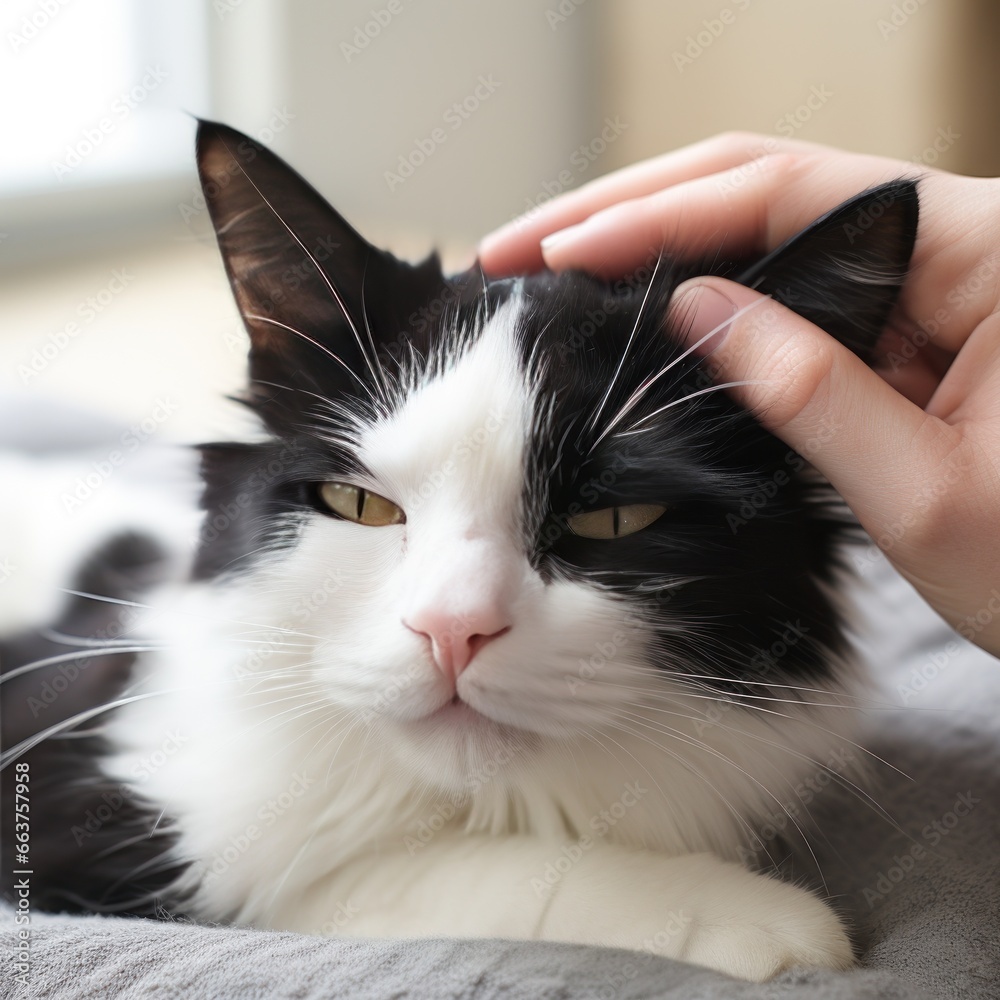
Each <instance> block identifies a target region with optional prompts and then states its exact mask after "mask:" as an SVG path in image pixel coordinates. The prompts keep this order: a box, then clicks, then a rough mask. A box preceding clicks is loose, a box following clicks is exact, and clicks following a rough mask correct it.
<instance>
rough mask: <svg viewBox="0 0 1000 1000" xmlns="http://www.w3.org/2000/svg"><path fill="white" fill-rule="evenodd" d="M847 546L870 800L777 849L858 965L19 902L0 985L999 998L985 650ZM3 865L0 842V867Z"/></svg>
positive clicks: (827, 794)
mask: <svg viewBox="0 0 1000 1000" xmlns="http://www.w3.org/2000/svg"><path fill="white" fill-rule="evenodd" d="M858 556H859V557H860V558H859V561H860V563H861V564H862V568H863V573H862V583H861V585H860V590H861V603H862V604H863V605H864V617H865V619H866V620H867V622H868V624H867V626H865V627H864V629H863V631H864V632H865V633H866V637H865V639H864V641H863V648H864V649H865V655H866V658H867V659H868V661H869V663H870V665H871V669H872V670H873V671H874V672H875V673H876V675H877V676H878V677H879V678H880V680H881V682H882V684H883V689H884V692H883V696H882V699H881V700H880V702H879V705H878V706H877V707H873V708H872V709H871V711H870V713H869V721H868V730H869V732H868V737H867V739H866V740H865V745H866V746H867V747H868V748H869V749H870V750H871V751H872V752H873V753H874V754H876V755H877V756H878V757H881V758H883V759H884V760H885V761H886V762H888V763H887V764H877V765H876V766H875V767H874V769H873V772H874V773H873V784H872V798H873V800H874V804H873V803H869V802H866V801H864V800H863V799H861V798H859V797H858V796H857V795H852V794H849V793H848V792H847V791H845V790H844V789H842V788H840V787H839V786H837V785H835V784H830V785H827V786H825V787H819V788H817V789H816V790H815V791H813V792H811V793H810V794H809V795H808V796H804V797H803V800H802V802H801V803H799V805H800V806H801V812H802V814H803V815H809V816H811V817H812V820H813V822H814V824H815V827H814V833H813V836H812V837H811V845H812V850H813V852H814V853H815V859H813V858H811V857H809V855H808V854H806V853H805V852H801V851H800V852H797V853H796V852H794V851H790V852H789V854H788V856H787V857H786V858H785V859H784V861H785V865H784V867H785V869H786V874H787V875H788V877H790V878H795V877H802V878H809V877H810V876H813V877H814V876H815V874H816V871H817V870H819V871H821V872H822V875H823V877H824V878H825V882H826V886H827V889H828V891H829V893H830V894H831V897H832V899H833V900H834V902H835V904H836V905H837V906H838V907H839V908H840V909H841V911H842V912H843V913H844V914H846V915H847V916H848V918H849V919H850V921H851V922H852V924H853V926H854V927H855V928H856V929H857V952H858V956H859V964H858V967H857V968H856V969H855V970H853V971H851V972H849V973H842V974H838V973H829V972H808V971H804V972H801V973H789V974H786V975H784V976H782V977H780V978H779V979H776V980H774V981H773V982H771V983H768V984H765V985H753V984H747V983H741V982H736V981H734V980H731V979H728V978H727V977H725V976H721V975H719V974H717V973H713V972H709V971H707V970H703V969H698V968H695V967H693V966H688V965H685V964H683V963H679V962H672V961H668V960H666V959H661V958H656V957H653V956H644V955H638V954H633V953H629V952H623V951H612V950H604V949H597V948H587V947H577V946H569V945H556V944H537V943H525V942H509V941H417V942H400V941H368V940H354V941H352V940H329V939H320V938H311V937H302V936H299V935H296V934H288V933H272V932H265V931H253V930H243V929H234V928H224V927H199V926H192V925H189V924H181V923H158V922H154V921H146V920H129V919H123V918H114V917H96V916H95V917H68V916H58V915H46V914H41V913H32V914H31V924H30V952H29V958H28V965H29V971H28V973H27V976H26V980H27V985H24V984H22V983H20V982H18V977H17V971H16V970H17V965H18V960H19V956H18V937H17V931H18V929H19V928H18V927H17V926H16V925H15V923H14V919H13V914H12V913H11V912H10V911H3V910H0V937H2V942H0V945H2V947H0V963H2V974H0V996H2V997H4V998H6V997H59V998H65V1000H74V998H98V997H99V998H114V1000H117V998H123V1000H124V998H133V997H134V998H147V997H157V998H164V1000H166V998H172V997H183V998H203V997H204V998H208V997H219V998H222V997H233V998H254V997H261V998H264V997H267V998H272V997H273V998H284V997H287V998H296V1000H307V998H320V997H330V998H334V997H344V998H351V1000H390V998H392V1000H404V998H407V1000H417V998H427V1000H431V998H434V1000H438V998H451V997H454V998H463V1000H473V998H475V1000H501V998H502V1000H521V998H524V1000H529V998H531V1000H539V998H552V1000H583V998H587V1000H598V998H600V1000H617V998H621V1000H626V998H671V1000H673V998H677V1000H680V998H683V1000H715V998H723V997H725V998H743V1000H750V998H753V1000H765V998H785V997H795V998H809V1000H841V998H843V1000H847V998H852V1000H853V998H876V997H878V998H886V1000H888V998H900V1000H904V998H905V1000H919V998H945V997H949V998H950V997H955V998H961V1000H997V998H998V997H1000V886H998V878H997V875H998V872H1000V864H998V855H1000V662H998V661H997V660H995V659H993V658H992V657H990V656H988V655H986V654H985V653H983V652H981V651H980V650H978V649H976V648H975V647H973V646H971V645H970V644H968V643H966V642H964V641H963V640H961V639H958V638H957V637H956V636H955V635H954V633H952V632H951V631H950V630H949V629H948V628H947V627H945V626H944V625H943V624H942V623H941V622H940V621H939V620H938V619H937V618H936V616H934V614H933V613H931V612H930V611H928V610H927V609H926V607H925V606H924V605H923V604H922V602H921V601H920V600H919V598H917V597H916V595H915V594H914V593H913V591H912V590H911V589H910V588H909V587H908V586H907V585H906V584H905V583H903V582H902V581H901V580H900V579H899V578H898V577H896V576H895V575H894V574H893V573H892V572H891V571H890V570H889V569H888V567H887V566H886V564H885V563H884V561H882V560H881V559H880V558H869V557H868V556H867V555H866V554H865V553H863V552H860V551H859V553H858ZM889 765H892V766H889ZM897 769H898V770H897ZM807 797H808V799H809V801H806V798H807ZM4 806H5V807H9V804H8V803H4ZM775 833H776V834H777V831H775ZM772 843H773V845H774V846H775V847H777V846H778V845H779V844H780V843H781V841H780V839H779V838H778V837H777V836H775V839H774V840H773V842H772ZM4 848H5V849H6V848H8V845H4ZM771 853H772V854H775V855H776V854H777V853H778V852H777V851H772V852H771ZM12 860H13V859H12V858H11V856H10V851H9V850H5V851H4V861H3V863H4V864H11V862H12Z"/></svg>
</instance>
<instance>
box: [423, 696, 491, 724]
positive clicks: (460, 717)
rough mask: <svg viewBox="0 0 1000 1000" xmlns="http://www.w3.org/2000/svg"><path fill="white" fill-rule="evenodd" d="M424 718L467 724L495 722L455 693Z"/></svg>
mask: <svg viewBox="0 0 1000 1000" xmlns="http://www.w3.org/2000/svg"><path fill="white" fill-rule="evenodd" d="M425 718H426V719H433V720H435V721H442V722H465V723H469V724H476V723H481V722H489V723H491V724H492V725H496V724H497V723H495V722H493V720H492V719H490V718H488V717H487V716H485V715H483V713H482V712H479V711H477V710H476V709H474V708H473V707H472V706H471V705H470V704H469V703H468V702H467V701H463V700H462V698H461V696H460V695H458V694H457V693H456V694H454V695H452V697H451V700H450V701H446V702H445V703H444V704H443V705H442V706H441V707H440V708H436V709H435V710H434V711H433V712H431V714H430V715H427V716H425Z"/></svg>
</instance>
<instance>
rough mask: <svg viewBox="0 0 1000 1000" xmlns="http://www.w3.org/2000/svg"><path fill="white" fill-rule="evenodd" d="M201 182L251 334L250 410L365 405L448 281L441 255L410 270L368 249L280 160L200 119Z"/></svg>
mask: <svg viewBox="0 0 1000 1000" xmlns="http://www.w3.org/2000/svg"><path fill="white" fill-rule="evenodd" d="M197 159H198V173H199V176H200V178H201V184H202V190H203V191H204V194H205V201H206V203H207V205H208V210H209V213H210V215H211V218H212V223H213V225H214V227H215V232H216V235H217V237H218V241H219V249H220V250H221V252H222V258H223V261H224V262H225V266H226V274H227V275H228V277H229V282H230V285H231V286H232V289H233V294H234V295H235V297H236V302H237V305H238V306H239V310H240V313H241V314H242V316H243V322H244V324H245V325H246V328H247V331H248V332H249V334H250V343H251V347H250V380H251V400H250V401H251V403H252V404H253V405H254V406H255V407H257V408H258V409H259V410H260V411H261V412H262V414H263V416H264V417H265V419H267V420H269V421H270V422H272V423H274V422H281V421H283V420H284V421H287V420H290V419H294V418H295V417H296V416H298V418H301V414H302V408H303V406H305V405H306V399H307V398H308V397H309V395H310V394H313V398H315V395H322V396H325V397H327V398H328V397H330V396H331V395H336V394H338V393H340V392H346V393H351V394H359V395H361V396H362V397H364V396H365V395H368V396H369V397H370V396H371V393H372V392H373V391H377V385H376V383H377V382H378V379H379V378H380V371H379V365H380V363H382V361H383V360H384V358H385V357H387V356H391V355H392V354H393V351H394V343H396V344H398V342H400V341H401V340H403V339H412V338H410V336H409V334H410V332H411V331H410V327H412V326H413V325H414V323H413V316H414V314H415V313H416V312H417V310H419V309H420V308H421V306H424V305H426V303H428V302H431V301H433V300H434V299H435V297H436V296H440V295H442V294H446V288H447V285H446V282H445V279H444V277H443V276H442V273H441V268H440V265H439V264H438V260H437V257H436V256H432V257H430V258H428V259H427V260H425V261H424V262H423V263H422V264H419V265H411V264H407V263H404V262H401V261H399V260H397V259H396V258H395V257H393V256H392V255H391V254H389V253H386V252H385V251H382V250H378V249H376V248H375V247H373V246H372V245H371V244H369V243H368V242H367V241H366V240H364V239H363V238H362V237H361V236H360V235H359V234H358V233H357V232H356V231H355V230H354V229H353V228H352V227H351V226H350V225H348V223H347V222H346V221H345V220H344V219H343V218H342V217H341V216H340V215H339V214H338V213H337V212H335V211H334V210H333V208H331V207H330V205H329V204H328V203H327V202H326V200H325V199H324V198H323V197H322V196H321V195H320V194H319V193H318V192H317V191H316V189H315V188H313V187H312V185H310V184H309V183H308V182H307V181H305V180H304V179H303V178H302V177H301V176H300V175H299V174H298V173H297V172H296V171H294V170H293V169H292V168H291V167H289V166H288V164H286V163H285V162H284V161H283V160H281V159H280V158H279V157H277V156H275V155H274V154H273V153H271V152H270V151H269V150H267V149H265V148H264V147H263V146H262V145H260V143H258V142H255V141H254V140H253V139H251V138H249V137H248V136H246V135H243V134H242V133H241V132H237V131H236V130H235V129H231V128H229V127H227V126H225V125H220V124H216V123H214V122H208V121H200V122H199V123H198V138H197Z"/></svg>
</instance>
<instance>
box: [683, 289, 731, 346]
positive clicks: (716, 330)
mask: <svg viewBox="0 0 1000 1000" xmlns="http://www.w3.org/2000/svg"><path fill="white" fill-rule="evenodd" d="M677 310H678V314H677V319H678V321H679V323H680V324H681V329H682V331H683V335H684V340H685V341H686V342H687V345H688V346H689V347H691V346H693V345H695V344H697V343H698V342H699V341H701V342H702V344H701V346H702V348H703V350H706V351H708V350H714V349H715V348H716V347H718V346H719V345H720V344H721V343H722V342H723V340H725V338H726V334H728V333H729V327H730V325H731V322H732V319H733V316H734V315H735V314H736V312H737V311H738V306H737V305H736V304H735V303H734V302H733V301H732V300H731V299H730V298H729V297H728V296H726V295H723V294H722V292H720V291H719V290H718V289H717V288H713V287H712V286H711V285H695V286H693V287H691V288H689V289H685V291H684V292H682V294H681V297H680V298H679V299H678V300H677ZM709 340H711V343H710V344H709V343H708V341H709Z"/></svg>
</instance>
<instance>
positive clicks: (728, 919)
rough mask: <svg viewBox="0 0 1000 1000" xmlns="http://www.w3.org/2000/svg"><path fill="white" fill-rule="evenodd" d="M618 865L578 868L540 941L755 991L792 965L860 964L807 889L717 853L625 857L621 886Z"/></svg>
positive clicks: (618, 861) (605, 862) (829, 913)
mask: <svg viewBox="0 0 1000 1000" xmlns="http://www.w3.org/2000/svg"><path fill="white" fill-rule="evenodd" d="M595 860H596V859H595ZM611 860H612V859H610V858H608V857H607V855H606V856H605V858H603V859H602V860H601V864H602V866H604V870H603V871H602V870H601V868H599V867H598V865H597V864H594V865H593V866H592V867H591V869H590V870H589V871H584V870H583V869H584V865H582V864H581V865H580V866H578V871H577V872H575V873H574V874H575V875H577V877H576V878H575V879H574V882H573V883H572V884H568V885H563V886H562V887H561V891H560V892H559V893H557V895H556V897H555V899H554V901H553V903H552V905H551V907H550V909H549V912H548V913H547V914H546V919H545V922H544V926H543V927H542V928H541V933H540V934H538V935H537V936H539V937H545V938H549V939H550V940H557V941H576V942H581V943H587V944H600V945H610V946H612V947H619V948H631V949H633V950H635V951H645V952H651V953H653V954H656V955H662V956H664V957H665V958H677V959H681V960H682V961H686V962H693V963H695V964H697V965H704V966H707V967H708V968H710V969H717V970H718V971H720V972H725V973H727V974H728V975H730V976H737V977H739V978H740V979H749V980H753V981H755V982H762V981H763V980H766V979H770V978H771V977H772V976H776V975H777V974H778V973H779V972H782V971H784V970H785V969H789V968H792V967H793V966H806V967H811V968H817V967H819V968H827V969H847V968H849V967H850V966H851V964H852V955H851V946H850V943H849V942H848V940H847V935H846V934H845V932H844V928H843V926H842V925H841V922H840V920H839V919H838V918H837V916H836V914H835V913H834V912H833V910H832V909H831V908H830V907H828V906H827V905H826V904H824V903H823V902H822V901H821V900H819V899H818V898H817V897H816V896H814V895H812V894H811V893H809V892H806V891H805V890H804V889H799V888H797V887H796V886H794V885H789V884H788V883H786V882H779V881H778V880H777V879H774V878H768V877H766V876H764V875H755V874H753V873H752V872H749V871H747V870H746V869H745V868H743V867H741V866H740V865H737V864H733V863H731V862H727V861H722V860H720V859H719V858H717V857H715V856H714V855H711V854H693V855H687V856H684V857H663V856H658V855H656V854H652V853H646V852H635V853H633V854H631V855H630V856H625V855H623V854H618V855H616V856H615V857H614V858H613V861H614V869H615V871H614V877H613V878H611V877H609V867H608V866H609V864H610V861H611Z"/></svg>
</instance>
